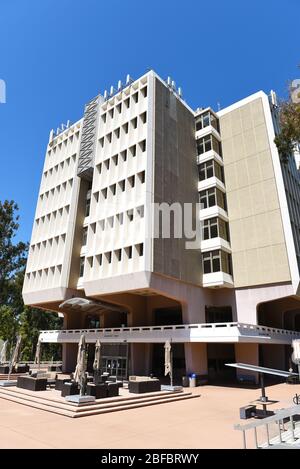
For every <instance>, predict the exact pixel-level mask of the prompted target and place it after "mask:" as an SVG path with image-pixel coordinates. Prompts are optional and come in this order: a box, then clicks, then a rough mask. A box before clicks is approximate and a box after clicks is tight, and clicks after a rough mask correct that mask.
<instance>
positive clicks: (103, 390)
mask: <svg viewBox="0 0 300 469" xmlns="http://www.w3.org/2000/svg"><path fill="white" fill-rule="evenodd" d="M107 392H108V390H107V385H106V384H104V383H102V384H94V383H88V384H87V386H86V393H87V395H88V396H94V397H95V398H96V399H102V398H104V397H107Z"/></svg>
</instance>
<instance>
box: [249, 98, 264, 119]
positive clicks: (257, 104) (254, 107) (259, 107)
mask: <svg viewBox="0 0 300 469" xmlns="http://www.w3.org/2000/svg"><path fill="white" fill-rule="evenodd" d="M250 109H251V115H252V122H253V125H254V126H256V125H260V124H263V123H265V116H264V110H263V103H262V99H261V98H259V99H256V100H255V101H252V103H250Z"/></svg>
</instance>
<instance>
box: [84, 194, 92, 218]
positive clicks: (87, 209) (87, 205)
mask: <svg viewBox="0 0 300 469" xmlns="http://www.w3.org/2000/svg"><path fill="white" fill-rule="evenodd" d="M90 208H91V191H88V193H87V196H86V202H85V216H86V217H88V216H89V214H90Z"/></svg>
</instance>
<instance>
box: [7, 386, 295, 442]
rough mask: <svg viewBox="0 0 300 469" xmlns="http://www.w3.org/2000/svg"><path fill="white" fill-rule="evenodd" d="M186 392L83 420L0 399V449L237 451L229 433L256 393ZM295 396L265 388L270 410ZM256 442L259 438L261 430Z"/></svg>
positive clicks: (235, 435)
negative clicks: (196, 396)
mask: <svg viewBox="0 0 300 469" xmlns="http://www.w3.org/2000/svg"><path fill="white" fill-rule="evenodd" d="M192 391H193V393H197V394H200V395H201V396H200V398H199V399H190V400H186V401H182V402H172V403H168V404H162V405H156V406H151V407H144V408H138V409H131V410H125V411H119V412H113V413H109V414H103V415H96V416H91V417H86V418H83V419H70V418H67V417H64V416H60V415H55V414H51V413H49V412H45V411H41V410H37V409H33V408H30V407H26V406H24V405H20V404H16V403H13V402H10V401H7V400H4V399H0V448H111V449H113V448H124V449H125V448H162V449H164V448H181V449H190V448H241V447H242V435H241V433H240V432H238V431H236V430H234V428H233V426H234V424H236V423H246V421H240V420H239V407H241V406H244V405H247V404H248V403H249V402H250V401H252V400H254V399H256V398H257V397H258V396H259V395H260V389H259V388H257V389H256V388H251V389H249V388H241V387H221V386H203V387H198V388H194V389H192ZM296 392H297V393H298V394H299V393H300V385H287V384H277V385H273V386H268V387H267V395H268V397H269V398H270V399H274V400H277V401H279V402H278V403H277V404H275V406H274V410H275V409H280V408H285V407H288V406H291V405H292V397H293V396H294V394H295V393H296ZM247 422H249V420H248V421H247ZM260 436H261V438H262V439H264V438H265V437H264V435H263V429H262V433H261V435H260ZM249 445H250V446H253V442H252V441H251V439H250V440H249Z"/></svg>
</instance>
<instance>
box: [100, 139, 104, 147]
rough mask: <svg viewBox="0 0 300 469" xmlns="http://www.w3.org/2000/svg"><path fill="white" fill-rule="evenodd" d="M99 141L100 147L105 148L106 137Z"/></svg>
mask: <svg viewBox="0 0 300 469" xmlns="http://www.w3.org/2000/svg"><path fill="white" fill-rule="evenodd" d="M99 143H100V147H101V148H103V147H104V137H102V138H100V140H99Z"/></svg>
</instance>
